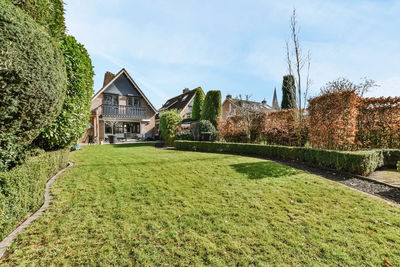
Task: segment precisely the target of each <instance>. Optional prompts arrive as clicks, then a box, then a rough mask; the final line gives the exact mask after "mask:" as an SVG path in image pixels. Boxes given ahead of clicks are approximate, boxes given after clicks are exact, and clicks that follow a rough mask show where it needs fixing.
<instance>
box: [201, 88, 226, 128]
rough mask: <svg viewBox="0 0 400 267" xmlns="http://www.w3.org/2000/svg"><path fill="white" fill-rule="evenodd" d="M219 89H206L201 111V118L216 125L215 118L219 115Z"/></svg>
mask: <svg viewBox="0 0 400 267" xmlns="http://www.w3.org/2000/svg"><path fill="white" fill-rule="evenodd" d="M221 109H222V107H221V91H219V90H218V91H208V92H207V95H206V98H205V100H204V104H203V110H202V111H201V119H202V120H208V121H210V122H211V123H212V124H213V125H214V127H217V118H218V117H219V116H221V112H222V110H221Z"/></svg>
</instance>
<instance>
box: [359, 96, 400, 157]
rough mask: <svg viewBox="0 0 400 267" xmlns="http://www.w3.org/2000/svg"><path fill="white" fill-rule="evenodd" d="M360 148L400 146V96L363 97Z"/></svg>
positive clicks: (360, 115) (360, 113)
mask: <svg viewBox="0 0 400 267" xmlns="http://www.w3.org/2000/svg"><path fill="white" fill-rule="evenodd" d="M361 100H362V101H361V104H360V105H359V112H358V117H357V122H358V124H357V125H358V129H357V137H356V139H357V146H358V148H367V149H371V148H400V97H379V98H362V99H361Z"/></svg>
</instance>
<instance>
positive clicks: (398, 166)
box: [397, 161, 400, 172]
mask: <svg viewBox="0 0 400 267" xmlns="http://www.w3.org/2000/svg"><path fill="white" fill-rule="evenodd" d="M397 171H399V172H400V161H398V162H397Z"/></svg>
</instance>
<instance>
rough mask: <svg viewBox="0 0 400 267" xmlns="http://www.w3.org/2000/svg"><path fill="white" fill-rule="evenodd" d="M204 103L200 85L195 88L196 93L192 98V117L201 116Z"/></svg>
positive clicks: (197, 117) (195, 118)
mask: <svg viewBox="0 0 400 267" xmlns="http://www.w3.org/2000/svg"><path fill="white" fill-rule="evenodd" d="M203 104H204V92H203V89H201V87H198V88H196V94H195V95H194V99H193V107H192V119H193V120H199V119H200V117H201V110H202V109H203Z"/></svg>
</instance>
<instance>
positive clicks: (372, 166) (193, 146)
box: [174, 141, 400, 175]
mask: <svg viewBox="0 0 400 267" xmlns="http://www.w3.org/2000/svg"><path fill="white" fill-rule="evenodd" d="M174 145H175V148H176V149H179V150H190V151H202V152H223V153H232V154H250V155H258V156H264V157H269V158H276V159H282V160H299V161H304V162H309V163H313V164H317V165H320V166H323V167H328V168H332V169H336V170H339V171H346V172H350V173H355V174H361V175H368V174H370V173H371V172H373V171H374V170H376V169H377V168H379V167H382V166H386V165H385V161H387V162H389V160H388V159H386V160H385V155H386V156H388V155H390V161H393V160H394V157H395V155H400V153H397V152H400V151H397V152H396V153H395V152H394V151H393V150H391V153H389V152H387V150H371V151H359V152H352V151H334V150H321V149H315V148H306V147H291V146H278V145H258V144H242V143H218V142H192V141H175V144H174Z"/></svg>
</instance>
